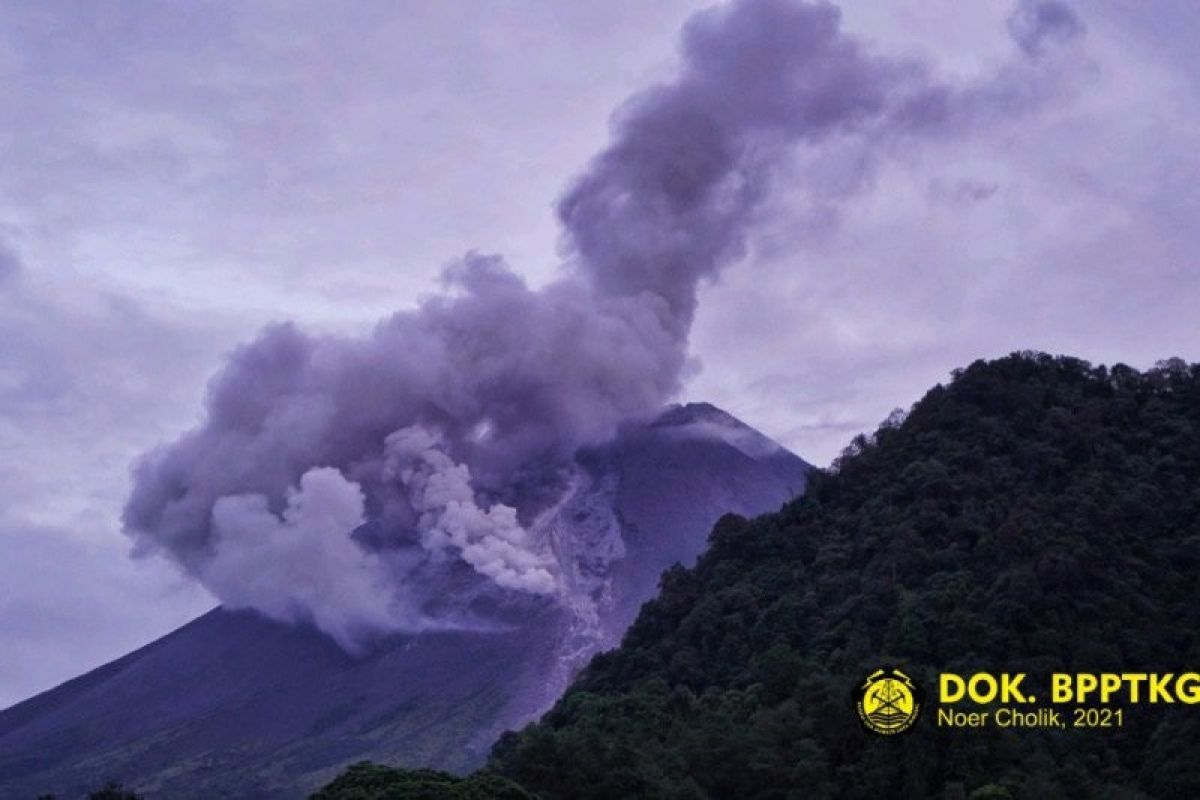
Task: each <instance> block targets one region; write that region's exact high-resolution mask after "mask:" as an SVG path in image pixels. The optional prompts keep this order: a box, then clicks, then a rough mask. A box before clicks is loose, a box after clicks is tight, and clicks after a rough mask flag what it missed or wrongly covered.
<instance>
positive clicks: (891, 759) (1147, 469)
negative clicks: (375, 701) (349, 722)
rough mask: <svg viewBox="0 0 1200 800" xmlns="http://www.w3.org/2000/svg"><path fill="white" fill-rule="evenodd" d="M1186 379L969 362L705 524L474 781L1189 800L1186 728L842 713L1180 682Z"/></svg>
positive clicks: (1197, 658) (1191, 538)
mask: <svg viewBox="0 0 1200 800" xmlns="http://www.w3.org/2000/svg"><path fill="white" fill-rule="evenodd" d="M1198 575H1200V365H1195V366H1189V365H1187V364H1185V363H1184V362H1182V361H1179V360H1177V359H1176V360H1172V361H1169V362H1163V363H1161V364H1159V365H1158V366H1157V367H1156V368H1155V369H1153V370H1150V371H1148V372H1145V373H1140V372H1137V371H1135V370H1133V369H1130V368H1129V367H1125V366H1121V365H1118V366H1116V367H1113V368H1112V369H1106V368H1104V367H1092V366H1090V365H1089V364H1087V363H1086V362H1083V361H1079V360H1077V359H1071V358H1052V357H1050V356H1046V355H1042V354H1034V353H1020V354H1014V355H1013V356H1010V357H1008V358H1004V359H1001V360H998V361H993V362H988V363H985V362H976V363H975V364H972V365H971V366H970V367H968V368H966V369H964V370H960V371H957V372H956V373H955V375H954V380H953V381H952V382H951V383H950V384H949V385H946V386H937V387H935V388H934V389H933V390H931V391H930V392H929V393H928V394H927V395H926V396H925V397H924V398H923V399H922V400H921V401H920V402H919V403H917V404H916V405H915V406H914V407H913V408H912V410H911V412H910V413H909V414H908V415H907V416H905V415H903V414H898V413H893V415H892V416H891V417H889V419H888V421H887V422H886V423H885V424H884V425H883V426H881V427H880V429H879V430H878V431H877V432H876V433H875V434H874V435H873V436H869V437H867V436H861V437H857V438H856V439H855V440H854V441H853V442H852V443H851V446H850V447H849V448H847V450H846V452H845V453H844V454H843V456H842V458H840V459H838V460H837V462H835V465H834V468H833V469H832V470H830V471H829V472H827V473H822V474H818V475H815V476H813V479H812V480H811V482H810V485H809V490H808V493H807V495H806V496H805V497H803V498H801V499H800V500H798V501H796V502H794V503H792V504H790V505H789V506H787V507H786V508H785V509H784V510H783V511H782V512H781V513H779V514H774V515H768V516H764V517H761V518H758V519H756V520H753V521H746V520H744V519H741V518H738V517H732V516H731V517H726V518H725V519H723V520H721V522H720V523H719V524H718V525H717V526H716V528H715V529H714V531H713V533H712V535H711V540H710V548H709V551H708V553H707V554H706V555H705V556H704V557H703V558H701V560H700V561H699V563H698V564H697V565H696V567H695V568H694V569H690V570H689V569H683V568H681V567H676V568H674V569H672V570H670V571H668V572H667V573H665V574H664V576H663V579H662V588H661V594H660V596H659V598H658V599H656V600H654V601H652V602H650V603H648V604H646V606H645V607H644V608H643V609H642V612H641V614H640V616H639V617H638V619H637V621H636V623H635V624H634V625H633V627H632V628H631V629H630V630H629V632H628V634H627V635H626V637H625V639H624V641H623V643H622V646H621V647H620V648H618V649H617V650H615V651H613V652H611V653H606V654H602V655H600V656H597V657H596V658H595V659H594V660H593V662H592V663H591V665H590V666H589V667H588V668H587V669H586V670H585V671H584V673H583V674H582V675H581V676H580V677H579V678H578V680H576V682H575V683H574V685H573V686H572V687H571V689H570V690H569V691H568V692H567V694H566V695H565V696H564V697H563V698H562V699H561V700H560V701H559V703H558V704H557V705H556V706H555V707H554V709H553V710H552V711H551V712H550V713H548V714H547V715H546V717H544V718H543V720H542V721H541V722H540V723H538V724H536V725H533V726H531V727H529V728H527V729H526V730H524V731H522V732H520V733H510V734H506V735H505V736H504V737H502V738H501V740H500V741H499V742H498V743H497V745H496V747H495V749H494V750H493V754H492V759H491V762H490V764H489V769H490V770H492V771H494V772H496V773H499V774H503V775H506V776H508V777H509V778H511V779H513V780H515V781H517V782H519V783H520V784H522V785H523V786H525V787H527V788H528V789H530V790H531V791H533V792H536V793H537V794H538V795H539V796H540V797H542V798H543V800H566V799H567V798H570V799H571V800H589V799H593V798H594V799H595V800H611V799H612V798H664V799H665V798H680V799H682V798H729V797H736V798H744V799H745V800H750V799H752V798H764V799H765V798H797V797H850V798H853V797H871V798H875V797H913V798H918V797H919V798H924V797H947V798H950V797H960V798H962V797H970V798H985V797H986V798H999V797H1014V798H1023V797H1066V798H1071V797H1080V798H1082V797H1112V798H1118V797H1124V798H1136V797H1146V796H1155V797H1197V796H1200V768H1198V767H1197V766H1196V765H1197V764H1198V763H1200V728H1198V725H1200V720H1198V719H1197V715H1200V710H1198V709H1197V708H1196V707H1186V706H1185V707H1167V708H1162V707H1159V706H1148V705H1138V706H1133V707H1131V708H1129V709H1127V712H1126V714H1127V720H1128V721H1127V723H1126V725H1125V727H1123V728H1121V729H1119V730H1107V731H1047V730H1000V729H996V728H987V729H982V730H970V731H964V730H959V731H947V730H945V729H938V728H937V727H935V726H934V725H933V724H931V723H932V720H930V719H925V720H922V722H921V724H920V725H919V727H918V729H917V730H915V731H913V732H912V733H911V734H908V735H905V736H902V737H896V738H895V739H890V738H882V737H872V736H870V735H868V734H866V733H865V732H863V731H862V730H861V729H860V728H859V725H858V722H857V720H856V719H855V715H854V713H853V711H852V709H851V700H850V697H851V692H852V689H853V688H854V686H855V685H856V683H857V682H858V681H860V680H861V679H862V677H863V676H864V675H866V674H868V673H869V672H870V671H871V670H873V669H875V668H876V667H878V666H881V665H883V664H889V663H898V664H901V665H902V666H903V668H905V670H906V671H907V672H909V674H912V675H914V676H915V677H916V678H917V679H918V680H919V681H922V682H924V683H925V685H926V686H927V687H929V689H930V691H931V692H932V691H935V689H936V687H934V686H933V679H934V676H935V675H936V674H937V673H938V672H941V671H944V670H951V671H957V672H972V671H976V670H988V671H1010V672H1028V673H1030V675H1031V679H1032V677H1033V676H1039V675H1040V676H1045V675H1048V674H1049V673H1050V672H1053V671H1065V672H1071V671H1103V670H1112V671H1130V670H1139V671H1171V670H1178V669H1181V668H1195V667H1196V666H1197V665H1200V611H1198V610H1197V603H1196V600H1197V592H1196V580H1197V576H1198Z"/></svg>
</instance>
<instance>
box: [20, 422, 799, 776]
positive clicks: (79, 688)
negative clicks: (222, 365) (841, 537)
mask: <svg viewBox="0 0 1200 800" xmlns="http://www.w3.org/2000/svg"><path fill="white" fill-rule="evenodd" d="M808 471H809V466H808V465H807V464H805V463H804V462H803V461H802V460H800V459H799V458H797V457H795V456H794V455H792V454H790V453H788V452H787V451H785V450H783V449H782V448H780V447H779V446H778V445H776V444H774V443H773V442H771V441H770V440H768V439H766V438H765V437H763V436H762V435H760V434H758V433H756V432H755V431H753V430H751V429H750V428H748V427H746V426H745V425H743V424H742V423H740V422H738V421H737V420H735V419H734V418H733V417H730V416H729V415H728V414H725V413H724V412H722V411H720V410H718V409H716V408H714V407H712V406H708V405H702V404H700V405H689V406H686V407H674V408H672V409H669V410H668V411H667V412H666V413H664V414H663V415H662V416H661V417H659V418H658V419H657V420H655V421H654V422H652V423H650V424H646V425H631V426H629V427H627V429H625V430H624V431H623V432H622V434H621V435H620V436H619V437H618V439H617V440H616V441H615V442H613V443H612V444H611V445H608V446H606V447H602V448H595V449H592V450H589V451H587V452H584V453H581V454H580V456H579V459H578V464H577V468H576V469H575V471H574V473H573V474H574V477H573V479H572V480H571V482H570V485H569V486H568V487H567V489H566V490H565V493H564V494H563V495H562V497H561V499H560V501H559V506H558V510H557V511H556V512H555V513H554V515H553V518H552V519H551V520H550V522H549V523H547V527H546V535H547V536H549V537H551V540H552V542H553V544H554V548H555V550H556V553H557V555H558V558H559V562H560V563H561V564H564V565H567V566H568V567H570V570H569V573H570V574H569V579H570V580H571V581H573V583H574V588H575V589H576V590H577V594H578V596H580V597H582V598H586V599H588V603H589V606H588V609H589V614H586V615H583V616H579V615H572V614H569V613H566V612H565V611H564V610H563V609H562V608H560V607H558V606H555V605H553V604H551V603H548V602H542V601H539V602H534V601H531V600H530V599H529V598H528V597H524V596H514V597H513V598H511V601H506V602H509V605H508V606H507V607H503V608H498V609H493V611H495V613H496V616H497V618H500V619H505V620H507V621H508V624H507V625H505V626H503V627H497V629H496V630H494V631H490V632H463V631H460V632H428V633H423V634H419V635H412V636H394V637H392V638H389V639H386V640H384V641H381V642H379V643H377V645H376V646H375V647H374V648H373V649H372V650H371V651H370V652H368V653H367V654H365V655H362V656H352V655H348V654H347V653H345V652H343V651H342V650H341V649H339V648H338V647H337V645H335V644H334V643H333V642H332V641H331V640H329V639H328V638H327V637H325V636H324V635H322V634H320V633H319V632H317V631H315V630H312V629H308V628H304V627H294V626H288V625H283V624H280V623H277V622H273V621H270V620H267V619H265V618H262V617H260V616H258V615H257V614H255V613H253V612H250V611H238V612H232V611H228V610H224V609H216V610H214V611H212V612H210V613H208V614H206V615H204V616H203V617H200V618H199V619H197V620H194V621H193V622H191V623H189V624H188V625H185V626H184V627H182V628H180V629H179V630H177V631H175V632H173V633H171V634H169V635H167V636H165V637H163V638H162V639H159V640H158V641H155V642H153V643H151V644H149V645H147V646H146V647H143V648H142V649H140V650H137V651H135V652H133V653H130V654H129V655H127V656H125V657H124V658H121V659H119V660H117V661H114V662H112V663H110V664H108V665H106V666H103V667H101V668H99V669H97V670H94V671H92V672H90V673H88V674H86V675H84V676H82V677H80V678H77V679H75V680H73V681H70V682H68V683H65V684H63V685H62V686H59V687H58V688H56V689H53V690H51V691H48V692H46V693H44V694H41V695H39V696H37V697H34V698H32V699H30V700H27V701H25V702H23V703H20V704H18V705H16V706H14V707H12V708H10V709H8V710H6V711H3V712H0V796H3V797H11V796H16V797H19V796H24V795H28V796H30V797H33V796H36V795H37V794H39V793H42V792H56V793H58V794H59V796H67V797H70V796H74V795H78V794H81V793H83V792H84V791H86V790H89V789H93V788H95V787H96V786H98V785H101V784H102V783H103V782H104V781H105V780H108V779H110V778H111V779H117V780H120V781H121V782H123V783H124V784H125V785H127V786H129V787H131V788H133V789H136V790H137V791H139V792H141V793H144V794H145V795H146V796H148V797H151V798H155V797H169V798H188V797H197V798H199V797H203V798H214V797H255V798H271V797H297V796H302V795H303V794H305V793H306V792H308V791H311V790H312V789H315V788H316V787H318V786H319V785H321V784H322V783H324V782H325V781H327V780H329V779H331V778H332V777H333V776H334V775H336V774H337V773H338V772H339V771H340V770H341V769H343V768H344V767H345V766H346V765H347V764H349V763H352V762H355V761H358V760H361V759H364V758H369V759H374V760H377V761H384V762H387V763H392V764H400V765H408V766H420V767H436V768H440V769H449V770H452V771H460V772H461V771H467V770H469V769H471V768H473V767H476V766H478V765H479V764H480V763H481V762H482V761H483V760H484V758H485V757H486V754H487V751H488V748H489V746H490V745H491V743H492V741H493V740H494V739H495V737H496V736H497V735H498V734H499V733H500V732H501V731H503V730H504V729H506V728H511V727H516V726H519V725H520V724H522V723H523V722H525V721H527V720H529V719H531V718H533V717H535V716H536V715H537V714H539V713H540V712H542V711H544V710H545V709H546V708H547V707H548V706H549V705H550V704H551V703H552V702H553V701H554V699H555V698H556V697H557V696H558V695H559V694H560V693H561V691H562V689H563V688H564V687H565V686H566V684H567V682H568V681H569V679H570V678H571V676H572V675H573V674H574V672H575V671H577V669H578V667H579V666H581V665H582V664H584V663H586V661H587V659H588V658H589V657H590V656H591V655H592V654H594V653H595V652H596V651H597V650H598V649H600V648H603V647H609V646H612V645H613V644H615V643H616V641H617V640H618V639H619V636H620V635H621V633H622V632H623V631H624V629H625V628H626V627H627V626H628V624H629V622H630V621H631V620H632V619H633V618H634V616H635V615H636V613H637V610H638V608H639V607H640V605H641V604H642V603H643V602H644V601H645V600H646V599H648V598H649V597H650V596H652V595H653V593H654V591H655V586H656V584H657V580H658V576H659V574H660V573H661V572H662V570H663V569H665V568H666V567H668V566H670V565H671V564H672V563H675V562H677V561H679V562H683V563H691V562H692V561H693V560H694V559H695V558H696V556H697V555H698V554H699V553H700V551H701V550H702V549H703V547H704V542H705V537H706V535H707V532H708V530H709V529H710V528H711V527H712V524H713V523H714V522H715V521H716V520H717V519H718V518H719V517H720V516H721V515H722V514H723V513H726V512H729V511H734V512H737V513H741V514H757V513H761V512H764V511H768V510H773V509H777V508H779V507H780V506H781V505H782V504H783V503H784V502H785V501H787V500H788V499H790V498H792V497H794V496H795V495H797V494H799V493H800V492H802V491H803V489H804V485H805V480H806V475H807V473H808Z"/></svg>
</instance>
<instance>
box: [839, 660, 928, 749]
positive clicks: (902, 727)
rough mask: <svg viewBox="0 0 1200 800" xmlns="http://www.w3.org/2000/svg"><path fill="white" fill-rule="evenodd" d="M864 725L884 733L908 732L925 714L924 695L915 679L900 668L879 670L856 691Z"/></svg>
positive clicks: (881, 733)
mask: <svg viewBox="0 0 1200 800" xmlns="http://www.w3.org/2000/svg"><path fill="white" fill-rule="evenodd" d="M854 697H855V702H854V705H855V708H856V709H857V710H858V718H859V720H860V721H861V722H862V724H863V727H865V728H866V729H867V730H869V731H871V732H872V733H878V734H879V735H881V736H893V735H895V734H897V733H904V732H905V731H906V730H908V729H909V728H911V727H912V726H913V723H915V722H916V721H917V717H918V716H920V714H921V704H922V701H923V700H924V695H923V693H922V692H921V689H920V688H919V687H918V686H917V685H916V684H915V683H913V680H912V678H910V677H908V676H907V675H905V674H904V673H903V672H901V671H900V670H898V669H894V668H884V669H877V670H875V671H874V672H872V673H871V674H870V675H868V676H867V679H866V680H865V681H863V683H862V685H861V686H859V687H858V689H857V691H855V693H854Z"/></svg>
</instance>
